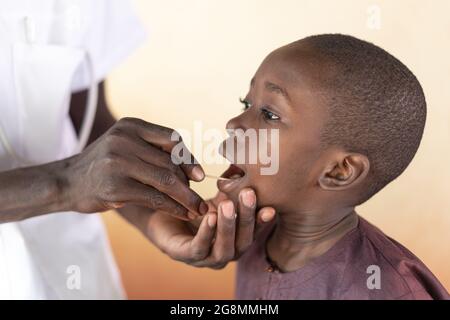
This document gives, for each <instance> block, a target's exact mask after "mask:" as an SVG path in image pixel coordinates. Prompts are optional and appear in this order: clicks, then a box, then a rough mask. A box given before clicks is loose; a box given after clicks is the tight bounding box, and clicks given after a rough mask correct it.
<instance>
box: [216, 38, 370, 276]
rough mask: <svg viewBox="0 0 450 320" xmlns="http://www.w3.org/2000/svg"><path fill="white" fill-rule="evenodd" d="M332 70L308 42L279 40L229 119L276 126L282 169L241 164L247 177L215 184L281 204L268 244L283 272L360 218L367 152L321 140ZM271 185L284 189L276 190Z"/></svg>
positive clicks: (234, 194)
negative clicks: (326, 82)
mask: <svg viewBox="0 0 450 320" xmlns="http://www.w3.org/2000/svg"><path fill="white" fill-rule="evenodd" d="M331 72H333V70H332V69H331V68H330V67H329V66H327V63H326V61H324V60H321V59H320V58H319V57H318V55H317V54H316V53H315V52H314V50H313V49H312V48H311V47H310V46H309V45H308V43H307V42H305V41H302V42H300V43H294V44H291V45H288V46H285V47H282V48H280V49H278V50H276V51H274V52H272V53H271V54H270V55H269V56H268V57H267V58H266V59H265V60H264V61H263V63H262V64H261V66H260V67H259V69H258V70H257V72H256V74H255V76H254V78H253V80H252V82H251V86H250V91H249V92H248V94H247V96H246V97H245V99H244V104H245V107H244V109H245V111H244V112H243V113H242V114H241V115H239V116H238V117H235V118H233V119H231V120H230V121H229V122H228V124H227V128H231V129H236V128H242V129H244V130H245V129H249V128H255V129H260V128H266V129H272V128H274V129H278V130H279V141H280V143H279V145H280V152H279V154H280V159H279V171H278V173H277V174H275V175H261V174H260V171H259V169H260V167H261V164H260V163H258V164H254V165H248V164H245V165H238V166H239V167H240V168H241V169H242V170H243V171H244V172H245V176H244V178H242V179H240V180H239V183H236V184H227V183H219V184H218V186H219V189H221V191H223V192H225V193H226V194H227V195H228V196H229V197H230V199H233V200H234V201H237V200H238V198H239V196H238V191H239V190H240V189H242V188H244V187H246V188H247V187H251V188H253V189H254V190H255V191H256V193H257V195H258V199H259V204H260V205H262V206H264V205H268V204H269V203H270V205H271V206H273V207H274V208H275V209H276V210H277V212H278V215H277V217H278V219H277V224H276V227H275V228H274V231H273V233H272V235H271V237H270V238H269V240H268V242H267V244H266V249H267V253H268V256H269V258H270V259H271V260H272V261H274V262H275V264H276V265H277V266H278V267H279V268H280V269H281V270H282V271H284V272H290V271H294V270H297V269H299V268H301V267H302V266H304V265H305V264H306V263H308V262H309V261H310V260H311V259H314V258H315V257H318V256H320V255H322V254H323V253H325V252H326V251H327V250H329V249H330V248H331V247H332V246H333V245H334V244H335V243H336V242H337V241H338V240H339V239H340V238H342V237H343V236H344V235H345V234H346V233H348V232H349V231H350V230H352V229H354V228H355V227H356V226H357V222H358V217H357V214H356V212H355V208H354V207H355V204H356V203H357V201H358V195H359V190H360V189H361V188H364V182H365V179H366V177H367V174H368V172H369V168H370V163H369V160H368V158H367V157H366V156H365V155H362V154H358V153H352V152H348V151H346V150H345V149H343V148H340V147H337V146H333V147H324V146H323V145H321V143H320V142H321V141H320V133H321V130H322V129H323V128H324V126H325V125H326V121H327V119H328V117H329V114H328V109H327V106H326V99H324V98H325V97H326V95H327V94H329V93H328V92H326V90H325V89H324V88H322V87H321V82H322V81H323V77H325V76H327V77H329V76H333V74H332V73H331ZM268 141H270V140H268ZM242 147H243V146H242V145H241V146H238V148H242ZM268 149H269V150H270V148H268ZM224 152H225V153H226V149H225V151H224ZM280 184H281V185H280ZM274 185H276V186H277V190H282V191H283V192H274V189H273V186H274Z"/></svg>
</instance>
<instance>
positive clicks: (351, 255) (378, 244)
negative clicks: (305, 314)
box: [237, 217, 450, 299]
mask: <svg viewBox="0 0 450 320" xmlns="http://www.w3.org/2000/svg"><path fill="white" fill-rule="evenodd" d="M268 235H269V232H266V233H265V235H264V234H263V235H261V237H259V238H258V239H257V241H255V243H254V245H253V246H252V247H251V248H250V250H249V251H248V252H247V253H246V254H245V255H244V256H243V257H242V258H241V259H240V260H239V264H238V275H237V280H238V283H237V298H240V299H450V296H449V294H448V293H447V291H446V290H445V288H444V287H443V286H442V285H441V284H440V283H439V281H438V280H437V279H436V277H435V276H434V275H433V274H432V273H431V271H430V270H428V268H427V267H426V266H425V265H424V264H423V263H422V262H421V261H420V260H419V259H418V258H417V257H416V256H415V255H414V254H413V253H411V252H410V251H409V250H408V249H406V248H405V247H404V246H402V245H401V244H399V243H398V242H397V241H395V240H393V239H391V238H389V237H388V236H386V235H385V234H384V233H383V232H382V231H380V230H379V229H378V228H376V227H375V226H373V225H372V224H370V223H369V222H367V221H366V220H365V219H363V218H361V217H360V221H359V224H358V227H357V228H355V229H354V230H352V231H350V232H349V233H348V234H347V235H346V236H344V237H343V238H342V239H340V240H339V241H338V242H337V243H336V245H335V246H334V247H333V248H331V249H330V250H329V251H327V252H326V253H325V254H324V255H322V256H320V257H318V258H316V259H314V260H312V261H311V262H310V263H308V264H307V265H306V266H304V267H302V268H301V269H299V270H297V271H294V272H289V273H277V272H268V271H267V270H269V269H270V268H268V267H269V265H268V262H267V258H266V254H265V242H266V240H267V236H268Z"/></svg>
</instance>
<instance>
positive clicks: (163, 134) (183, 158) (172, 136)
mask: <svg viewBox="0 0 450 320" xmlns="http://www.w3.org/2000/svg"><path fill="white" fill-rule="evenodd" d="M120 122H121V124H120V125H123V126H127V127H132V128H133V129H134V130H135V132H136V133H137V134H138V135H139V136H140V137H141V138H142V139H144V140H145V141H147V142H148V143H150V144H152V145H155V146H158V147H160V148H161V149H162V150H164V151H165V152H168V153H170V154H171V155H172V161H174V160H176V161H177V163H175V164H177V165H179V164H181V168H182V169H183V171H184V172H185V174H186V175H187V176H188V177H189V178H190V179H192V180H194V181H201V180H203V178H204V177H205V173H204V171H203V169H202V167H201V166H200V165H199V164H198V162H197V161H196V159H195V157H194V156H193V155H192V154H191V152H190V151H189V150H188V149H187V148H186V146H185V145H184V143H183V141H182V139H181V136H180V134H178V133H177V132H176V131H175V130H173V129H170V128H166V127H163V126H159V125H156V124H153V123H149V122H146V121H144V120H141V119H135V118H124V119H121V120H120ZM175 147H176V148H177V149H176V150H173V149H174V148H175ZM179 150H181V151H182V155H180V154H179V152H172V151H179ZM175 158H176V159H175Z"/></svg>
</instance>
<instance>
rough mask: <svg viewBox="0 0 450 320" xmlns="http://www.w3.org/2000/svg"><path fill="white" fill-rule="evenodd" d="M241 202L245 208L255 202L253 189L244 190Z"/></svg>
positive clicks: (251, 206)
mask: <svg viewBox="0 0 450 320" xmlns="http://www.w3.org/2000/svg"><path fill="white" fill-rule="evenodd" d="M241 197H242V202H243V203H244V206H246V207H247V208H253V207H254V206H255V204H256V196H255V193H254V192H253V190H247V191H244V192H243V194H242V195H241Z"/></svg>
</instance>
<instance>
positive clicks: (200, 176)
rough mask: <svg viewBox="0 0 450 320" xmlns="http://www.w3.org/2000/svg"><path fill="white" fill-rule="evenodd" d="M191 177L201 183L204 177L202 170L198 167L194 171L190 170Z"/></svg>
mask: <svg viewBox="0 0 450 320" xmlns="http://www.w3.org/2000/svg"><path fill="white" fill-rule="evenodd" d="M192 177H193V178H194V179H195V180H196V181H201V180H203V178H204V177H205V173H204V172H203V170H202V169H200V167H194V169H192Z"/></svg>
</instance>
